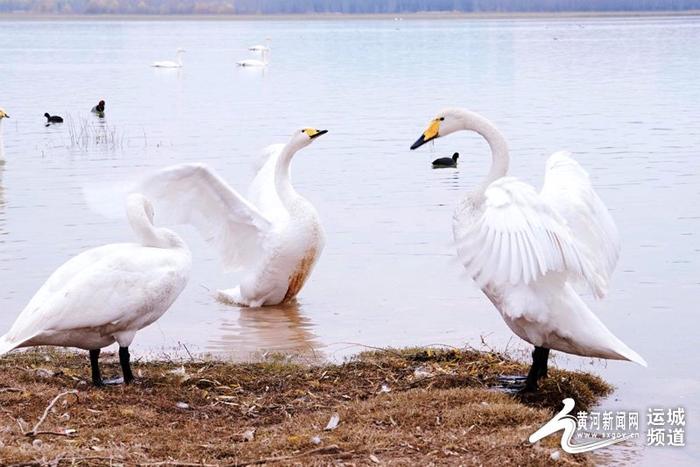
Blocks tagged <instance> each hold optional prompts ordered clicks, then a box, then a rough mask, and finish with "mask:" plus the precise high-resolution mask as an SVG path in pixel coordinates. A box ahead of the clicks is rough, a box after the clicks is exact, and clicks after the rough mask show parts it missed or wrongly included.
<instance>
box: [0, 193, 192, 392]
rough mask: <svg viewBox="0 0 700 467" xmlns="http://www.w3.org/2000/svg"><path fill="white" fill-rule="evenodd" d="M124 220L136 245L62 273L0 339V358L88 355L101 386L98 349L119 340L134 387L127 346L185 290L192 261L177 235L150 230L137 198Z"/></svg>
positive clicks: (78, 260)
mask: <svg viewBox="0 0 700 467" xmlns="http://www.w3.org/2000/svg"><path fill="white" fill-rule="evenodd" d="M127 216H128V218H129V223H130V224H131V228H132V229H133V230H134V233H135V234H136V236H137V237H138V240H139V242H138V243H120V244H112V245H105V246H101V247H98V248H94V249H92V250H88V251H86V252H84V253H81V254H79V255H78V256H76V257H74V258H72V259H70V260H69V261H68V262H66V263H65V264H63V265H62V266H61V267H59V268H58V269H57V270H56V271H55V272H54V273H53V274H52V275H51V277H49V279H48V280H47V281H46V283H45V284H44V285H43V286H42V287H41V289H39V291H38V292H37V293H36V294H35V295H34V297H33V298H32V299H31V301H30V302H29V304H28V305H27V306H26V307H25V308H24V310H23V311H22V313H20V315H19V316H18V317H17V320H16V321H15V323H14V324H13V325H12V328H11V329H10V331H9V332H8V333H7V334H5V335H4V336H2V337H0V355H3V354H5V353H7V352H9V351H10V350H12V349H15V348H18V347H32V346H37V345H56V346H63V347H78V348H81V349H85V350H89V351H90V364H91V367H92V382H93V384H95V385H96V386H101V385H102V384H104V382H103V381H102V376H101V375H100V368H99V364H98V358H99V355H100V349H101V348H102V347H106V346H108V345H111V344H112V343H114V342H118V343H119V363H120V364H121V368H122V372H123V375H124V382H125V383H127V384H128V383H130V382H132V381H133V379H134V376H133V374H132V372H131V365H130V358H129V345H130V344H131V341H132V340H133V339H134V336H135V334H136V331H138V330H140V329H142V328H144V327H146V326H148V325H149V324H151V323H153V322H154V321H156V320H157V319H158V318H160V316H161V315H162V314H163V313H165V311H166V310H168V308H170V306H171V305H172V304H173V302H174V301H175V299H176V298H177V297H178V295H180V292H182V290H183V289H184V288H185V285H187V281H188V279H189V273H190V263H191V258H190V251H189V249H188V248H187V246H186V245H185V243H184V242H183V241H182V239H180V237H179V236H177V235H176V234H175V233H174V232H172V231H170V230H167V229H162V228H155V227H154V225H153V207H152V206H151V204H150V202H149V201H148V200H147V199H146V198H145V197H143V196H142V195H139V194H132V195H130V196H129V198H128V201H127Z"/></svg>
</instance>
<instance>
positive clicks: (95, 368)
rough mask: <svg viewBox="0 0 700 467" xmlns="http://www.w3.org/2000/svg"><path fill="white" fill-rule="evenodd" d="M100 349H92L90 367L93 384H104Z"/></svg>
mask: <svg viewBox="0 0 700 467" xmlns="http://www.w3.org/2000/svg"><path fill="white" fill-rule="evenodd" d="M99 359H100V349H96V350H91V351H90V368H91V370H92V384H94V385H95V386H104V383H103V382H102V375H101V374H100V364H99Z"/></svg>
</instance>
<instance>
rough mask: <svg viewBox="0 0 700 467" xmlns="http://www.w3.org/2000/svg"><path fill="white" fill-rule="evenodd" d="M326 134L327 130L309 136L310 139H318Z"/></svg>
mask: <svg viewBox="0 0 700 467" xmlns="http://www.w3.org/2000/svg"><path fill="white" fill-rule="evenodd" d="M326 133H328V130H318V132H316V133H314V135H313V136H311V139H314V138H318V137H319V136H321V135H325V134H326Z"/></svg>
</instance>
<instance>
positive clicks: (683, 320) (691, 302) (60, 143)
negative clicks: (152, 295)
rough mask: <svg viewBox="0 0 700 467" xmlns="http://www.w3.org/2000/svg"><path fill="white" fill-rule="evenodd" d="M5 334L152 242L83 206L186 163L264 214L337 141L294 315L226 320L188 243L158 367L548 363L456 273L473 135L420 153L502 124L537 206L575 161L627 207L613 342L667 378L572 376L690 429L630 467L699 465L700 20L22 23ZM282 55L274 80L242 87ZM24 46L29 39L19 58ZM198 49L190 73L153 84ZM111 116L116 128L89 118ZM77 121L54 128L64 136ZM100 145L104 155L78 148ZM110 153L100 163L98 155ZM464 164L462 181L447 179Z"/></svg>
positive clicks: (473, 162)
mask: <svg viewBox="0 0 700 467" xmlns="http://www.w3.org/2000/svg"><path fill="white" fill-rule="evenodd" d="M0 27H1V28H2V30H3V37H5V38H7V39H8V40H3V41H2V42H1V43H0V91H1V93H0V106H2V107H5V109H6V110H7V111H8V113H9V114H10V115H11V117H12V118H11V119H9V120H5V121H4V122H3V124H4V125H3V126H4V128H3V130H4V143H5V155H4V162H3V161H0V332H4V331H5V330H6V329H7V328H8V327H9V326H10V325H11V323H12V321H13V319H14V317H15V316H16V315H17V313H18V312H19V311H20V310H21V309H22V308H23V306H24V304H25V303H26V302H27V301H28V299H29V298H30V297H31V296H32V294H33V292H34V291H35V290H36V289H37V288H38V287H39V286H40V285H41V284H42V282H43V281H44V280H45V278H46V277H47V276H48V275H49V274H50V273H51V272H52V271H53V270H54V269H55V268H56V267H57V266H58V265H60V264H61V263H62V262H64V261H65V260H66V259H68V258H69V257H71V256H73V255H75V254H77V253H78V252H80V251H81V250H84V249H86V248H89V247H92V246H96V245H100V244H104V243H109V242H115V241H124V240H129V239H131V238H132V237H131V233H130V231H129V229H128V227H127V226H126V225H125V224H124V223H123V222H119V221H116V220H109V219H105V218H103V217H100V216H99V215H97V214H95V213H93V212H92V211H91V210H90V209H88V207H87V206H86V203H85V201H84V198H83V195H82V189H83V187H85V186H88V185H90V184H95V183H104V182H107V181H110V182H111V181H115V180H120V179H126V178H131V177H134V176H138V175H139V174H142V173H144V172H147V171H149V170H151V169H154V168H157V167H161V166H163V165H166V164H173V163H180V162H194V161H201V162H205V163H207V164H209V165H211V166H212V167H214V168H216V169H217V170H218V171H219V172H220V173H221V174H222V175H223V176H224V177H225V178H226V179H227V180H229V181H230V182H231V184H232V185H233V186H234V187H237V188H238V189H239V190H241V191H243V192H245V188H246V186H247V183H248V181H249V180H250V178H251V176H252V173H253V172H252V167H253V165H254V163H255V161H256V159H257V154H258V152H259V150H260V148H262V147H264V146H265V145H267V144H270V143H275V142H285V141H286V140H287V139H288V137H289V135H290V134H291V133H292V131H294V130H295V129H297V128H301V127H304V126H313V127H317V128H328V129H329V130H330V132H329V134H328V135H327V136H324V137H323V138H321V139H319V140H318V141H317V142H316V143H315V144H313V145H312V146H310V147H308V148H307V149H305V150H304V151H302V152H300V153H299V154H298V156H297V158H296V159H295V163H294V168H293V170H294V181H295V185H296V187H297V189H298V191H299V192H300V193H302V194H303V195H304V196H306V197H307V198H308V199H310V200H311V201H312V202H314V203H315V205H316V207H317V209H318V211H319V213H320V215H321V217H322V220H323V222H324V225H325V228H326V231H327V236H328V242H327V246H326V250H325V251H324V254H323V256H322V258H321V260H320V263H319V264H318V266H317V269H316V271H315V273H314V274H313V276H312V277H311V280H310V281H309V283H308V284H307V286H306V287H305V289H304V290H303V291H302V293H301V295H300V297H299V303H298V304H297V305H294V306H287V307H281V308H270V309H265V310H246V309H239V308H234V307H229V306H225V305H222V304H219V303H217V302H215V301H214V300H213V299H212V296H211V291H212V290H215V289H217V288H225V287H231V286H234V285H236V284H237V277H236V275H235V274H232V275H223V274H222V273H221V269H220V266H219V263H218V262H217V259H216V257H215V255H214V254H213V253H212V252H211V251H210V250H208V249H207V248H206V246H205V245H204V243H203V242H202V241H201V240H200V239H199V237H198V236H197V234H196V233H195V232H194V231H193V230H191V229H189V228H182V227H180V228H178V231H179V232H180V233H182V235H183V236H184V237H185V238H186V240H187V241H188V243H189V244H190V246H191V248H192V250H193V253H194V270H193V274H192V280H191V282H190V285H189V286H188V288H187V290H186V291H185V292H184V293H183V295H182V297H181V298H180V299H179V300H178V302H177V303H176V304H175V306H174V307H173V308H172V309H171V310H170V311H169V312H168V313H167V314H166V315H165V316H164V317H163V318H162V319H161V320H160V321H158V322H157V323H156V324H155V325H153V326H151V327H150V328H148V329H146V330H144V331H142V332H140V333H139V334H138V337H137V338H136V341H135V344H134V352H135V353H137V354H141V355H144V354H152V353H159V352H169V353H170V352H178V351H182V349H183V346H182V345H181V344H184V345H186V346H187V348H188V349H189V351H191V352H211V353H216V354H219V355H222V356H232V357H234V358H238V359H243V358H250V357H251V356H252V355H253V354H255V353H259V352H264V351H286V352H287V351H294V352H305V353H309V354H315V355H316V356H322V357H323V358H329V359H341V358H343V357H345V356H347V355H349V354H351V353H353V352H357V351H359V350H362V348H363V347H362V345H369V346H382V347H383V346H407V345H426V344H447V345H465V344H468V345H472V346H475V347H479V346H480V345H481V338H482V337H483V338H484V339H485V341H486V342H487V343H488V344H489V345H490V346H492V347H495V348H500V349H502V348H504V347H505V346H506V345H508V346H509V349H526V347H525V346H524V345H522V343H521V342H520V341H518V340H517V339H516V338H512V334H511V333H510V331H509V330H508V328H507V327H506V325H505V324H504V323H503V322H502V321H501V319H500V317H499V316H498V314H497V312H496V311H495V310H494V309H493V308H492V306H491V304H490V303H489V302H488V301H487V300H486V299H485V298H484V297H483V296H482V295H481V293H480V292H479V291H478V290H476V288H475V287H474V285H473V284H471V283H470V282H469V281H468V280H466V279H465V278H464V277H463V275H462V273H461V269H460V266H459V264H458V263H457V261H456V260H455V257H454V249H453V245H452V243H451V216H452V210H453V208H454V206H455V204H456V202H457V200H458V199H459V198H460V196H462V195H463V194H464V193H465V192H466V191H467V190H469V189H470V187H472V186H473V185H474V184H475V183H477V182H478V181H479V180H480V179H481V177H482V176H483V175H484V174H485V173H486V170H487V167H488V152H487V151H488V147H487V145H486V144H485V142H484V141H483V140H481V139H480V138H479V137H476V136H475V135H469V134H466V133H461V134H458V135H454V136H452V137H450V138H447V139H444V140H440V141H438V142H437V144H435V146H433V147H432V149H431V148H427V149H425V150H422V151H418V152H411V151H409V150H408V147H409V145H410V144H411V143H412V142H413V141H414V140H415V138H416V137H417V136H418V135H419V133H420V132H421V131H422V130H423V128H424V125H425V124H426V123H427V122H428V120H429V119H430V118H431V117H432V116H433V114H435V113H436V112H437V111H439V110H440V109H442V108H443V107H446V106H464V107H468V108H470V109H472V110H476V111H478V112H481V113H483V114H485V115H486V116H488V117H489V118H490V119H492V120H493V121H494V122H496V123H497V125H498V126H499V127H500V129H501V130H502V131H503V133H504V134H505V135H506V137H507V138H508V140H509V143H510V146H511V150H512V153H511V156H512V166H511V173H512V174H514V175H517V176H519V177H521V178H523V179H525V180H527V181H529V182H531V183H533V184H534V185H536V186H539V185H540V184H541V181H542V176H543V171H544V162H545V160H546V158H547V156H548V155H549V154H550V153H552V152H553V151H555V150H558V149H570V150H572V151H574V152H575V153H576V157H577V158H578V159H579V161H580V162H581V163H582V164H583V166H584V167H585V168H586V169H587V170H588V171H589V172H590V174H591V177H592V179H593V181H594V183H595V185H596V187H597V188H598V191H599V194H600V195H601V197H602V198H603V199H604V200H605V202H606V203H607V205H608V206H609V207H610V209H611V211H612V213H613V216H614V217H615V219H616V221H617V223H618V226H619V228H620V232H621V235H622V240H623V252H622V257H621V259H620V263H619V264H618V268H617V271H616V274H615V277H614V281H613V284H612V288H611V291H610V295H609V297H608V298H607V299H606V300H604V301H602V302H593V303H592V307H593V309H594V311H595V312H596V313H598V315H599V316H600V317H601V319H602V320H603V321H604V322H605V323H606V324H607V325H608V326H609V327H610V328H611V330H613V331H614V332H615V333H616V334H617V335H618V336H619V337H620V338H621V339H622V340H624V341H625V342H626V343H628V344H629V345H630V346H631V347H633V348H634V349H635V350H637V351H638V352H639V353H641V354H642V355H643V356H644V357H645V358H646V359H647V360H648V362H649V368H648V369H643V368H641V367H638V366H636V365H633V364H629V363H622V362H607V363H606V362H600V361H591V360H589V359H582V358H567V357H566V356H564V355H561V354H558V355H557V356H556V363H557V364H559V365H563V366H566V367H570V368H582V369H586V370H590V371H594V372H596V373H599V374H601V375H602V376H603V377H604V378H605V379H607V380H608V381H610V382H612V383H613V384H615V385H616V386H617V391H616V392H615V394H614V395H613V396H612V397H611V398H610V399H609V400H607V401H605V402H604V403H603V404H602V407H603V408H604V409H629V410H639V411H640V412H641V413H642V417H641V418H642V422H643V423H644V414H645V413H646V409H647V407H664V408H670V407H675V406H679V405H680V406H683V407H685V408H686V410H687V411H688V417H689V420H688V428H687V433H688V434H687V436H688V444H689V445H690V446H689V447H687V448H685V449H675V450H674V449H668V448H667V449H659V448H656V449H644V448H642V447H641V446H631V447H628V448H626V449H623V450H618V451H617V456H618V457H619V459H622V460H624V459H629V461H630V462H634V463H636V462H638V461H639V458H640V457H641V459H642V461H643V462H644V463H647V464H650V465H651V464H655V463H658V462H659V461H661V460H663V461H667V462H668V461H676V462H678V463H687V464H693V463H695V465H697V464H698V462H700V453H699V452H698V448H697V446H699V445H700V444H699V443H698V440H697V436H696V434H697V433H698V431H697V429H696V427H697V426H698V423H699V422H700V417H699V416H698V415H699V414H700V377H699V376H698V373H697V370H698V367H699V364H700V357H699V356H698V355H699V353H698V352H697V328H698V324H699V321H700V320H699V319H698V317H697V313H698V310H697V300H698V298H699V297H700V242H699V238H698V232H700V174H699V173H698V167H699V165H698V159H699V156H700V154H698V148H699V147H700V126H699V125H698V122H699V121H700V106H699V105H698V104H700V86H698V85H697V77H698V76H700V48H698V46H697V45H698V43H699V42H700V21H698V20H696V19H693V18H675V19H654V18H645V19H622V18H620V19H614V20H611V19H577V20H551V21H542V20H517V21H496V20H480V21H478V20H473V21H471V20H459V21H458V20H454V21H433V20H430V21H429V20H420V21H419V20H416V21H402V22H394V21H380V20H372V21H364V20H352V21H308V22H301V21H299V22H296V21H273V22H258V21H255V22H87V21H85V22H7V21H5V22H2V23H1V26H0ZM266 37H270V38H271V41H272V42H271V45H272V48H273V54H272V60H271V64H270V66H269V67H268V69H267V70H265V71H264V72H262V71H261V70H250V69H239V68H237V67H236V66H235V64H234V63H235V61H236V60H239V59H242V58H248V56H249V53H248V51H247V50H246V48H247V47H248V46H249V45H252V44H256V43H260V42H262V41H264V39H265V38H266ZM10 38H11V40H10ZM177 47H184V48H185V49H187V53H186V54H185V60H184V61H185V67H184V68H183V69H182V70H180V71H177V70H158V69H153V68H150V67H149V66H148V65H149V64H150V63H151V62H152V61H155V60H164V59H172V58H174V52H175V49H176V48H177ZM101 98H102V99H105V100H106V101H107V117H106V118H105V120H104V121H103V122H97V119H95V118H94V117H93V116H92V115H90V113H89V110H90V108H91V107H92V106H93V105H94V104H95V103H96V102H97V101H98V100H99V99H101ZM44 112H50V113H55V114H59V115H63V116H64V117H67V123H66V124H64V125H62V126H54V127H49V128H46V127H44V125H43V122H44V120H43V117H42V114H43V113H44ZM85 125H87V128H88V130H89V131H90V133H91V134H93V137H91V143H90V144H88V147H85V145H83V144H76V142H75V139H72V138H71V133H73V134H74V136H75V135H79V133H80V131H81V127H83V126H85ZM95 133H97V134H101V135H103V136H104V135H106V136H107V141H106V143H105V142H101V143H100V144H95V141H94V139H95V138H94V134H95ZM454 151H459V152H460V154H461V155H462V157H461V159H460V167H459V169H458V170H441V171H433V170H431V169H430V161H431V160H432V159H433V158H435V157H437V156H444V155H449V154H452V152H454Z"/></svg>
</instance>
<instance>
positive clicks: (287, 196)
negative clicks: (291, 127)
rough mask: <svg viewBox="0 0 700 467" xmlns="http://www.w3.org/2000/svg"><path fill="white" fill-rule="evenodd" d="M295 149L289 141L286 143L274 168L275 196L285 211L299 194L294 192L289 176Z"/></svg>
mask: <svg viewBox="0 0 700 467" xmlns="http://www.w3.org/2000/svg"><path fill="white" fill-rule="evenodd" d="M297 150H298V149H297V147H296V146H295V145H294V144H292V142H291V141H290V142H289V143H287V144H286V145H285V146H284V147H283V148H282V151H281V152H280V155H279V157H278V158H277V165H276V166H275V189H276V190H277V194H278V195H279V197H280V200H281V201H282V204H283V205H284V207H285V208H287V210H289V209H290V208H291V206H292V203H293V202H294V200H295V199H297V198H298V197H299V194H298V193H297V192H296V191H295V190H294V187H293V186H292V179H291V174H290V165H291V163H292V157H294V154H295V153H296V152H297Z"/></svg>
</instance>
